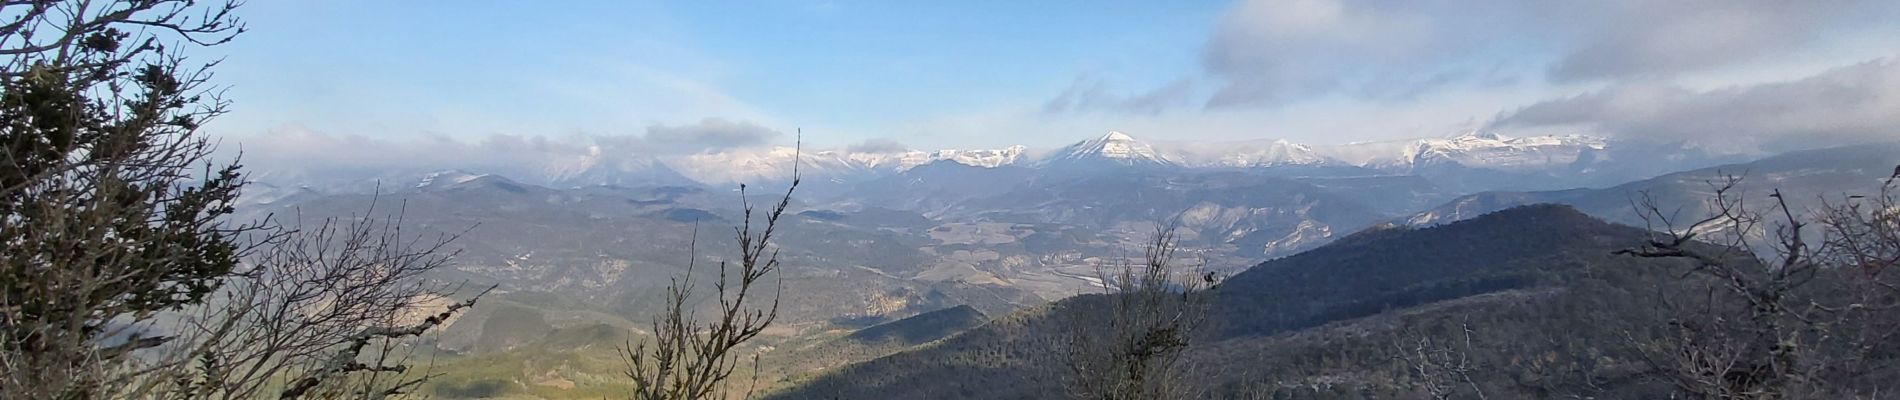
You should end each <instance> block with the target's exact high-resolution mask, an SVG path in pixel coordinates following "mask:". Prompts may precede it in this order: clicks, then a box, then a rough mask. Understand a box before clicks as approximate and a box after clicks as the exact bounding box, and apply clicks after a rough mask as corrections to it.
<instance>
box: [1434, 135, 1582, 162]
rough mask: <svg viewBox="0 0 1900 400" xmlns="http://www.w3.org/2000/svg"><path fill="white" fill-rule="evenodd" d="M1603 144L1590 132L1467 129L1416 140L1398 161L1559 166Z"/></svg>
mask: <svg viewBox="0 0 1900 400" xmlns="http://www.w3.org/2000/svg"><path fill="white" fill-rule="evenodd" d="M1606 146H1607V141H1606V140H1604V139H1603V138H1599V137H1591V136H1582V135H1565V136H1532V137H1522V138H1513V137H1508V136H1504V135H1499V134H1496V133H1484V132H1477V131H1471V132H1467V133H1465V134H1462V135H1458V136H1455V137H1451V138H1444V139H1422V140H1419V141H1418V142H1417V144H1416V145H1414V146H1412V147H1410V148H1408V149H1406V151H1405V152H1404V153H1402V154H1401V157H1400V159H1399V160H1398V161H1399V162H1400V163H1404V164H1405V165H1406V166H1408V167H1411V168H1418V167H1421V166H1430V165H1437V164H1444V163H1453V164H1458V165H1461V166H1465V167H1472V168H1491V169H1548V168H1553V167H1555V168H1562V167H1569V166H1571V165H1573V164H1576V162H1577V160H1578V159H1581V158H1585V157H1588V156H1589V155H1590V154H1591V153H1594V152H1597V151H1602V150H1604V149H1605V148H1606Z"/></svg>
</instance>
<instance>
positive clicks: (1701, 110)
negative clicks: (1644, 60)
mask: <svg viewBox="0 0 1900 400" xmlns="http://www.w3.org/2000/svg"><path fill="white" fill-rule="evenodd" d="M1894 110H1900V63H1897V62H1896V61H1895V60H1894V59H1891V58H1888V59H1879V60H1873V61H1867V62H1862V63H1857V64H1853V65H1848V66H1844V67H1839V68H1835V69H1832V70H1829V71H1827V72H1823V73H1821V74H1818V75H1814V76H1810V77H1805V78H1800V79H1794V80H1787V81H1779V82H1769V83H1759V84H1749V85H1736V86H1730V87H1725V88H1719V89H1713V90H1693V89H1688V88H1684V87H1682V86H1678V85H1673V84H1666V83H1653V82H1651V83H1631V84H1622V85H1616V86H1611V87H1608V88H1605V89H1602V90H1597V91H1592V92H1589V93H1585V94H1581V95H1577V96H1573V97H1567V98H1561V99H1555V100H1549V101H1543V102H1538V103H1535V104H1531V105H1529V106H1525V107H1522V108H1519V109H1515V110H1511V111H1507V112H1504V113H1501V114H1500V115H1499V116H1498V117H1497V119H1496V120H1495V121H1494V122H1492V123H1491V126H1493V127H1495V128H1502V129H1534V128H1550V127H1559V128H1578V129H1585V130H1589V131H1593V132H1597V133H1602V134H1608V135H1616V136H1621V137H1631V138H1652V139H1664V140H1706V139H1721V140H1743V141H1753V142H1757V143H1759V144H1761V145H1764V146H1766V147H1768V148H1770V149H1785V148H1794V147H1813V146H1817V145H1825V144H1830V143H1841V142H1854V141H1865V140H1900V113H1896V112H1894Z"/></svg>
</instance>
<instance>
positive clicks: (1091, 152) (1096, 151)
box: [1040, 131, 1176, 166]
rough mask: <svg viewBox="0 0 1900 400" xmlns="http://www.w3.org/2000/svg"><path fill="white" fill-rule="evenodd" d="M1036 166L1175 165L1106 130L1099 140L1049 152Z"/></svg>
mask: <svg viewBox="0 0 1900 400" xmlns="http://www.w3.org/2000/svg"><path fill="white" fill-rule="evenodd" d="M1040 164H1042V165H1045V166H1049V165H1076V164H1109V165H1121V166H1172V165H1175V164H1176V163H1175V162H1174V161H1173V160H1169V159H1168V158H1166V157H1163V156H1162V155H1161V153H1160V152H1157V151H1155V149H1154V146H1150V145H1148V144H1147V143H1142V142H1141V141H1137V140H1135V138H1134V137H1133V136H1128V134H1126V133H1122V132H1120V131H1108V134H1106V135H1102V137H1099V138H1095V139H1089V140H1084V141H1081V142H1077V143H1075V144H1071V145H1069V146H1067V147H1063V148H1061V149H1059V150H1056V151H1055V152H1053V153H1050V154H1049V156H1047V157H1045V158H1043V159H1042V161H1041V162H1040Z"/></svg>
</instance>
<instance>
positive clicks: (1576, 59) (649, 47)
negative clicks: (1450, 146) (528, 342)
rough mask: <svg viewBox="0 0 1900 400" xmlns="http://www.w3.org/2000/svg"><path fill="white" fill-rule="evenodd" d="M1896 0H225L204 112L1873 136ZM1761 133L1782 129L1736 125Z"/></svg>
mask: <svg viewBox="0 0 1900 400" xmlns="http://www.w3.org/2000/svg"><path fill="white" fill-rule="evenodd" d="M1895 9H1896V7H1895V6H1894V5H1893V4H1892V3H1886V2H1854V1H1841V2H1822V3H1805V2H1802V3H1794V2H1776V1H1748V0H1738V1H1708V2H1698V1H1689V2H1671V3H1664V4H1658V3H1655V2H1642V1H1633V0H1632V1H1603V2H1581V3H1542V4H1529V3H1520V2H1506V1H1478V2H1451V1H1430V0H1427V1H1416V2H1361V1H1353V0H1259V1H1243V2H1226V1H1175V2H1152V1H1150V2H1135V1H1093V2H1080V1H954V2H921V1H901V2H890V1H862V2H856V1H756V2H621V1H571V2H535V3H522V2H490V1H470V2H424V1H401V2H384V1H361V0H337V1H272V2H251V3H250V4H248V5H247V6H246V7H245V8H244V9H243V10H242V12H243V16H244V17H245V18H246V19H247V20H248V22H249V23H250V26H251V31H250V32H249V33H247V34H245V35H244V36H241V37H240V38H239V39H238V41H237V42H234V43H233V44H230V45H227V46H222V47H217V48H212V49H207V50H204V51H205V52H208V53H210V54H213V55H220V56H224V57H225V59H226V61H225V64H223V65H222V66H220V68H219V70H218V72H219V73H220V75H219V79H220V80H221V81H222V82H224V83H226V84H228V85H229V87H230V91H229V92H228V94H227V95H228V96H229V97H230V99H231V100H233V101H235V102H236V105H235V111H234V112H233V113H232V114H230V115H228V116H226V117H225V118H223V119H221V120H219V121H216V122H215V123H214V125H212V126H211V128H210V129H212V130H213V131H214V133H216V134H219V135H224V136H227V137H234V138H238V139H239V140H240V141H245V140H268V137H269V136H270V135H271V134H273V133H282V132H299V133H302V134H314V135H337V136H361V137H365V138H369V139H372V140H381V141H404V140H411V139H413V138H416V137H446V138H450V139H454V140H466V141H479V140H483V138H486V137H492V136H496V135H506V136H523V137H548V138H557V139H558V138H579V137H597V136H633V137H642V136H649V135H653V134H654V133H655V132H674V133H679V132H689V134H681V135H673V136H669V137H681V138H686V139H685V140H688V141H692V140H699V139H698V138H699V137H698V136H694V135H695V134H696V133H690V132H700V131H704V134H703V136H704V138H703V139H704V140H700V142H703V143H699V142H695V143H698V144H687V145H685V146H683V148H687V149H689V151H698V150H704V149H717V148H720V147H731V146H745V145H760V144H783V143H786V142H788V141H789V140H790V136H789V134H788V133H789V132H791V131H792V130H793V129H797V128H803V129H804V130H805V132H806V137H807V141H808V142H811V143H812V144H814V145H816V146H820V147H843V146H847V145H850V144H853V143H859V142H864V141H867V140H894V141H896V142H899V143H903V144H905V145H909V146H913V147H919V148H939V147H998V146H1004V145H1010V144H1027V145H1031V146H1054V145H1059V144H1061V143H1066V142H1070V141H1074V140H1078V139H1081V138H1085V137H1089V136H1094V135H1099V134H1100V132H1102V131H1105V130H1109V129H1119V130H1125V131H1128V132H1130V133H1133V134H1135V135H1136V136H1138V137H1142V138H1144V139H1159V140H1244V139H1267V138H1287V139H1293V140H1296V141H1303V142H1314V143H1337V142H1346V141H1361V140H1383V139H1395V138H1408V137H1420V136H1433V135H1443V134H1447V133H1451V132H1455V131H1458V130H1463V129H1477V128H1484V129H1493V130H1505V131H1510V132H1522V133H1524V134H1531V133H1543V132H1573V133H1592V134H1604V135H1612V136H1618V135H1620V136H1656V137H1662V138H1694V137H1701V136H1705V135H1714V134H1717V133H1712V132H1701V131H1696V130H1694V129H1679V128H1674V127H1679V126H1704V125H1708V124H1699V123H1697V122H1698V121H1706V120H1708V119H1720V118H1728V117H1727V116H1724V115H1723V114H1721V112H1720V110H1727V109H1737V108H1742V109H1749V110H1751V111H1752V112H1751V114H1759V113H1761V112H1766V111H1775V112H1783V113H1784V114H1779V115H1769V116H1766V117H1763V116H1760V115H1752V116H1751V117H1753V118H1757V119H1760V118H1767V119H1766V120H1760V121H1754V122H1755V123H1752V124H1750V125H1747V126H1746V127H1743V128H1744V130H1751V129H1752V130H1759V132H1746V133H1747V134H1748V135H1750V138H1751V139H1755V140H1758V141H1761V142H1775V141H1788V140H1790V139H1789V137H1790V136H1788V135H1796V133H1792V132H1794V131H1818V132H1820V133H1818V135H1824V136H1828V137H1841V138H1850V139H1864V138H1867V137H1880V136H1883V135H1892V133H1886V132H1887V131H1882V130H1879V129H1877V128H1879V127H1880V126H1883V125H1886V124H1889V123H1891V122H1896V121H1900V119H1897V120H1888V119H1883V118H1891V117H1881V116H1880V115H1878V114H1880V113H1877V112H1872V111H1865V112H1857V113H1854V114H1853V116H1851V117H1839V116H1830V115H1816V114H1815V113H1823V114H1825V113H1827V112H1842V111H1841V110H1849V111H1852V110H1861V109H1867V110H1877V109H1880V108H1883V107H1885V106H1888V105H1895V104H1900V101H1897V100H1895V98H1896V97H1900V86H1896V88H1893V89H1892V90H1889V89H1890V88H1889V87H1888V86H1887V85H1889V84H1895V85H1900V84H1896V82H1900V73H1896V72H1895V70H1896V69H1897V68H1895V67H1894V66H1893V64H1892V62H1891V61H1889V60H1888V58H1889V57H1893V56H1895V55H1900V54H1896V53H1897V52H1900V40H1896V38H1900V23H1896V22H1893V21H1896V20H1900V13H1895V12H1894V11H1895ZM1843 79H1845V80H1858V81H1851V82H1846V83H1839V82H1837V81H1840V80H1843ZM1803 82H1807V83H1805V84H1804V83H1803ZM1816 82H1819V83H1816ZM1815 84H1834V85H1844V86H1860V87H1863V91H1866V92H1867V93H1863V94H1861V95H1860V96H1848V97H1856V98H1858V99H1859V100H1857V101H1856V102H1851V103H1839V102H1838V101H1837V102H1834V103H1829V108H1828V109H1825V110H1798V109H1790V108H1791V107H1801V106H1800V105H1797V104H1763V100H1760V99H1753V98H1749V97H1748V96H1781V97H1787V96H1790V93H1794V94H1797V95H1812V96H1825V93H1826V91H1825V90H1823V89H1816V88H1813V87H1811V86H1814V85H1815ZM1776 85H1781V86H1776ZM1803 85H1806V86H1803ZM1817 90H1819V91H1820V92H1816V91H1817ZM1826 97H1829V98H1830V99H1833V98H1834V97H1839V96H1826ZM1835 100H1838V99H1835ZM1750 107H1754V108H1750ZM1527 110H1529V111H1536V112H1535V113H1529V114H1526V111H1527ZM1643 110H1652V111H1654V110H1676V111H1678V112H1673V113H1670V115H1678V114H1680V115H1682V116H1681V117H1680V118H1698V119H1699V120H1690V121H1686V123H1685V121H1683V120H1681V119H1680V118H1675V117H1665V116H1655V115H1645V114H1651V113H1644V112H1638V111H1643ZM1765 110H1766V111H1765ZM1841 118H1850V119H1855V120H1853V121H1847V122H1846V123H1843V122H1841V121H1834V120H1838V119H1841ZM1856 118H1857V119H1856ZM1803 121H1821V122H1803ZM1804 123H1806V124H1808V125H1803V124H1804ZM1817 124H1818V125H1817ZM1762 125H1772V126H1775V127H1776V128H1773V129H1769V128H1751V127H1755V126H1762ZM735 127H737V128H735ZM1721 128H1722V129H1726V130H1728V131H1731V132H1732V131H1734V129H1735V127H1727V126H1724V127H1721ZM258 137H264V138H265V139H257V138H258Z"/></svg>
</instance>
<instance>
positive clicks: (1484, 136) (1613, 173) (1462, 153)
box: [252, 131, 1744, 191]
mask: <svg viewBox="0 0 1900 400" xmlns="http://www.w3.org/2000/svg"><path fill="white" fill-rule="evenodd" d="M1742 160H1744V158H1743V156H1742V155H1735V154H1719V153H1711V152H1707V151H1703V150H1699V149H1696V148H1693V147H1692V146H1686V145H1682V144H1666V143H1650V142H1642V141H1623V140H1612V139H1606V138H1600V137H1591V136H1581V135H1568V136H1533V137H1520V138H1514V137H1507V136H1503V135H1499V134H1495V133H1486V132H1477V131H1472V132H1465V133H1462V134H1459V135H1455V136H1451V137H1443V138H1423V139H1414V140H1398V141H1385V142H1366V143H1351V144H1343V145H1305V144H1298V143H1292V142H1288V141H1285V140H1259V141H1241V142H1152V143H1151V142H1147V141H1142V140H1138V139H1136V138H1135V137H1134V136H1133V135H1130V134H1127V133H1123V132H1117V131H1110V132H1108V133H1107V134H1105V135H1102V136H1100V137H1095V138H1091V139H1087V140H1083V141H1079V142H1076V143H1074V144H1071V145H1068V146H1064V147H1061V148H1057V149H1043V150H1035V149H1030V148H1027V147H1024V146H1008V147H1003V148H997V149H944V150H937V151H921V150H903V151H849V150H828V149H802V150H801V149H798V148H793V147H764V148H738V149H726V150H721V151H715V152H705V153H697V154H688V155H678V156H652V155H639V154H610V153H604V152H602V151H601V150H600V149H599V148H598V147H595V148H591V150H590V151H589V152H587V153H586V154H582V155H578V156H560V157H550V158H529V159H524V160H521V162H519V163H515V164H511V165H509V166H506V167H499V168H497V167H489V168H490V169H501V170H484V171H471V172H476V173H489V174H498V175H503V176H508V177H510V178H512V179H517V180H520V181H523V182H527V183H532V184H538V185H544V186H550V187H571V186H586V185H619V186H652V185H690V184H704V185H716V186H723V185H728V184H733V183H741V182H743V183H754V184H760V183H771V182H784V181H787V180H789V179H790V178H791V176H792V174H793V173H794V172H797V173H799V174H801V175H802V176H803V177H805V178H806V179H807V180H810V181H820V182H839V183H844V182H863V181H868V180H873V179H877V178H880V177H884V176H890V175H894V174H898V173H902V172H905V171H909V170H911V169H915V168H918V167H921V166H924V165H927V164H933V163H939V162H944V163H955V164H960V165H967V166H973V167H979V168H1000V167H1006V166H1013V167H1021V168H1058V169H1081V168H1094V167H1101V166H1117V165H1119V166H1147V167H1157V168H1184V169H1256V170H1257V169H1265V170H1273V169H1306V170H1317V169H1325V170H1327V171H1329V172H1330V173H1333V174H1355V175H1418V176H1424V177H1428V178H1432V179H1434V180H1435V181H1439V182H1438V183H1439V184H1440V185H1441V186H1445V187H1447V188H1451V189H1454V190H1459V191H1465V190H1470V191H1480V190H1543V189H1563V188H1570V187H1574V186H1603V185H1610V184H1616V183H1621V182H1625V181H1629V180H1634V179H1641V178H1647V177H1651V176H1655V175H1660V174H1662V173H1667V172H1673V171H1677V170H1682V169H1688V168H1694V167H1701V166H1706V165H1713V164H1715V163H1720V162H1735V161H1742ZM279 168H280V169H278V170H258V171H252V173H253V175H254V176H255V177H256V178H257V180H259V181H264V182H269V183H271V184H277V185H285V184H290V185H305V186H311V187H312V188H315V189H318V190H323V191H334V190H335V189H336V188H339V187H355V186H361V185H362V182H365V181H374V180H381V181H385V182H387V181H389V180H391V179H392V178H396V177H399V176H403V175H417V174H424V173H430V172H434V171H439V170H454V169H468V168H465V167H462V166H456V165H443V166H439V168H437V169H436V170H417V171H336V170H332V171H306V170H297V169H295V167H279Z"/></svg>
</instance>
